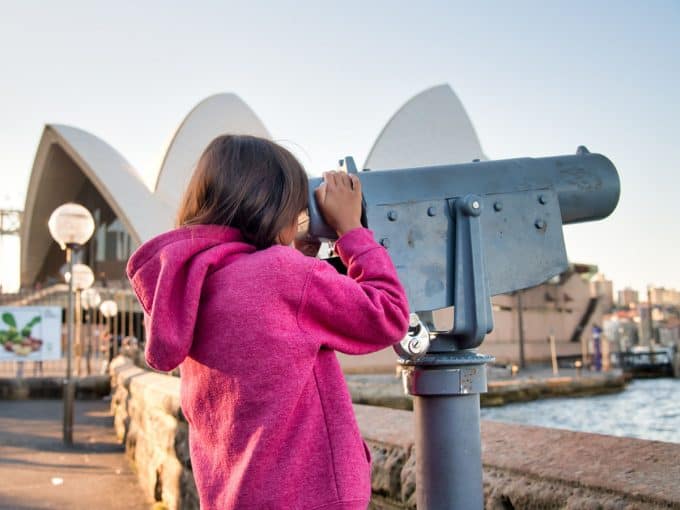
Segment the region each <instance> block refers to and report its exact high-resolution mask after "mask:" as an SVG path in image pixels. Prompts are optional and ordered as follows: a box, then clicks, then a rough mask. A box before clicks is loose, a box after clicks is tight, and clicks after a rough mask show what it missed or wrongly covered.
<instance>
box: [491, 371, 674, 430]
mask: <svg viewBox="0 0 680 510" xmlns="http://www.w3.org/2000/svg"><path fill="white" fill-rule="evenodd" d="M482 418H483V419H487V420H496V421H503V422H509V423H520V424H526V425H537V426H541V427H553V428H562V429H569V430H576V431H581V432H594V433H598V434H610V435H614V436H623V437H636V438H640V439H653V440H656V441H666V442H672V443H680V379H636V380H633V381H631V382H630V383H629V384H628V386H627V387H626V389H625V390H624V391H623V392H621V393H617V394H613V395H603V396H598V397H589V398H555V399H546V400H536V401H533V402H526V403H520V404H510V405H506V406H503V407H491V408H483V409H482Z"/></svg>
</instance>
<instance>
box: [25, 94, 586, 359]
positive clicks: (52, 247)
mask: <svg viewBox="0 0 680 510" xmlns="http://www.w3.org/2000/svg"><path fill="white" fill-rule="evenodd" d="M224 133H237V134H252V135H257V136H261V137H270V134H269V132H268V130H267V128H266V127H265V126H264V124H263V122H262V121H261V120H260V119H259V118H258V117H257V115H256V114H255V113H254V112H253V111H252V110H251V109H250V108H249V106H248V105H247V104H246V103H245V102H243V101H242V100H241V99H240V98H239V97H238V96H236V95H234V94H218V95H215V96H211V97H209V98H207V99H205V100H203V101H202V102H200V103H199V104H198V105H197V106H196V107H195V108H194V109H193V110H191V111H190V112H189V114H188V115H187V116H186V118H185V119H184V120H183V121H182V123H181V124H180V125H179V127H178V128H177V130H176V132H175V134H174V136H173V137H172V140H171V142H170V143H169V145H168V148H167V150H166V152H165V155H164V158H163V161H162V163H161V165H160V168H158V173H157V176H156V179H155V183H154V185H153V187H151V188H150V187H149V186H147V184H145V183H144V182H143V180H142V178H141V175H140V173H139V172H138V171H137V170H136V169H135V168H133V167H132V166H131V165H130V163H128V161H127V160H126V159H125V157H124V156H123V155H122V154H121V153H119V152H118V151H117V150H116V149H115V148H113V147H111V146H110V145H109V144H107V143H106V142H105V141H104V140H102V139H100V138H98V137H96V136H95V135H93V134H91V133H89V132H87V131H85V130H83V129H80V128H77V127H72V126H67V125H61V124H49V125H47V126H45V128H44V131H43V133H42V136H41V139H40V142H39V145H38V149H37V153H36V157H35V161H34V164H33V169H32V173H31V177H30V181H29V186H28V192H27V195H26V204H25V208H24V218H23V222H22V227H21V229H22V231H21V285H22V287H24V288H27V287H35V286H38V285H39V286H43V287H44V286H45V285H48V284H50V283H52V282H57V281H63V280H62V278H61V275H60V268H61V267H62V266H63V263H64V256H63V253H62V252H61V250H60V248H59V246H58V245H57V244H56V243H54V242H53V241H52V239H51V237H50V235H49V233H48V230H47V219H48V217H49V215H50V214H51V212H52V211H53V210H54V209H55V208H56V207H58V206H59V205H61V204H63V203H65V202H69V201H73V202H78V203H80V204H83V205H84V206H86V207H87V208H88V209H89V210H90V211H91V212H92V214H93V216H94V218H95V222H96V230H95V234H94V236H93V238H92V239H91V241H90V242H89V243H88V245H87V246H86V247H85V248H84V249H83V250H82V251H81V254H80V257H81V261H82V262H84V263H86V264H88V265H89V266H90V267H91V268H92V269H93V270H94V272H95V275H96V277H97V279H98V281H99V282H100V283H102V282H106V284H108V285H112V284H114V285H115V284H116V283H117V282H118V283H122V282H124V279H125V276H124V268H125V264H126V262H127V259H128V257H129V255H130V254H131V253H132V251H133V250H134V249H135V248H136V247H137V246H138V245H139V244H140V243H142V242H144V241H145V240H147V239H149V238H151V237H152V236H154V235H156V234H158V233H160V232H163V231H165V230H168V229H170V228H172V225H173V220H174V216H175V212H176V210H177V207H178V203H179V200H180V198H181V195H182V192H183V190H184V189H185V187H186V184H187V182H188V179H189V177H190V175H191V173H192V171H193V167H194V165H195V163H196V161H197V159H198V157H199V155H200V154H201V152H202V151H203V149H204V148H205V146H206V145H207V144H208V143H209V142H210V141H211V140H212V139H213V138H214V137H216V136H218V135H220V134H224ZM474 159H486V157H485V155H484V153H483V152H482V148H481V145H480V142H479V139H478V137H477V135H476V133H475V130H474V127H473V125H472V122H471V121H470V119H469V117H468V115H467V114H466V112H465V109H464V108H463V105H462V104H461V102H460V101H459V99H458V98H457V97H456V95H455V93H454V92H453V90H452V89H451V88H450V87H449V86H448V85H440V86H436V87H433V88H431V89H428V90H425V91H424V92H422V93H420V94H418V95H416V96H414V97H413V98H412V99H410V100H409V101H407V102H406V103H405V104H404V105H403V106H402V107H401V108H400V109H399V110H398V111H397V112H396V113H395V114H394V116H393V117H392V118H391V119H390V120H389V121H388V122H387V124H386V125H385V127H384V128H383V130H382V132H381V133H380V134H379V135H378V137H377V139H376V141H375V143H374V144H373V147H372V149H371V151H370V153H369V155H368V157H367V159H366V161H365V162H364V168H370V169H371V170H380V169H385V168H399V167H418V166H426V165H436V164H447V163H448V164H450V163H458V162H469V161H472V160H474ZM570 278H571V277H568V278H567V279H570ZM577 278H578V279H580V277H577ZM565 282H566V283H568V282H567V281H566V280H565V281H564V282H563V283H565ZM569 285H571V286H572V287H574V288H573V289H570V290H569V292H570V293H571V294H572V296H571V305H570V309H571V311H572V312H573V313H571V314H570V315H569V316H564V314H563V312H564V310H565V309H566V307H562V308H561V310H562V312H560V313H562V315H563V316H561V317H560V320H561V321H562V322H563V323H564V328H563V329H564V332H563V333H561V334H560V335H559V340H560V341H561V342H563V343H565V345H568V347H569V348H568V349H566V350H568V351H574V352H578V351H579V344H578V343H575V342H573V339H572V341H570V333H571V331H572V330H574V329H575V328H576V327H577V326H578V325H579V324H581V323H582V322H583V321H584V313H585V311H586V309H587V307H588V306H589V305H590V306H591V308H592V304H591V303H590V302H589V296H588V295H587V290H586V291H584V292H586V294H583V296H577V295H576V294H578V293H579V292H581V293H583V292H582V291H581V290H579V289H580V288H581V287H580V286H579V284H578V283H573V282H572V283H571V284H569ZM585 288H586V289H587V285H586V287H585ZM541 292H542V291H541ZM541 292H539V293H538V294H537V296H538V297H537V298H536V299H537V301H540V303H539V305H540V306H539V308H540V310H539V311H536V313H535V314H534V315H535V317H533V318H532V316H531V313H529V312H527V313H525V318H524V321H525V323H528V325H529V328H533V330H536V331H539V333H536V335H535V336H536V338H535V339H533V340H535V341H536V352H535V353H532V351H531V350H529V351H528V352H529V357H534V358H544V357H545V354H546V353H545V331H546V330H547V325H546V324H547V323H549V322H552V323H554V322H555V321H554V319H555V317H551V316H550V310H551V309H550V308H549V306H552V305H549V306H548V305H546V306H548V308H547V312H546V307H543V305H544V304H545V303H543V301H542V294H541ZM504 298H505V297H504V296H501V297H499V298H495V300H494V302H495V303H499V302H500V303H501V304H500V305H498V307H497V313H495V314H494V316H495V323H496V329H495V331H494V333H492V334H491V335H490V337H489V340H488V341H487V342H485V345H486V346H487V347H490V346H491V345H493V342H494V341H493V340H492V339H495V342H496V344H497V346H496V348H495V349H488V348H487V351H488V350H492V351H494V350H495V351H496V352H494V354H496V355H497V356H498V357H499V359H512V358H513V357H514V352H515V351H516V347H515V346H514V343H515V342H516V338H517V333H516V332H517V318H516V317H515V315H516V314H514V313H513V312H512V306H513V303H514V301H513V299H512V298H510V297H508V298H506V299H505V301H507V303H506V302H504V301H503V299H504ZM499 299H500V301H499ZM541 307H542V308H541ZM555 310H557V309H555ZM555 313H557V311H555ZM527 314H528V315H527ZM590 315H592V313H591V314H590ZM587 319H588V322H591V321H592V320H594V318H593V317H590V316H588V317H587ZM532 321H534V322H535V323H536V324H535V327H534V326H532ZM580 327H581V328H582V329H583V327H582V326H580ZM527 340H528V341H529V340H531V339H529V338H528V339H527ZM539 343H540V345H539ZM392 359H393V356H392V357H390V360H392ZM390 363H392V361H390ZM359 364H360V363H359Z"/></svg>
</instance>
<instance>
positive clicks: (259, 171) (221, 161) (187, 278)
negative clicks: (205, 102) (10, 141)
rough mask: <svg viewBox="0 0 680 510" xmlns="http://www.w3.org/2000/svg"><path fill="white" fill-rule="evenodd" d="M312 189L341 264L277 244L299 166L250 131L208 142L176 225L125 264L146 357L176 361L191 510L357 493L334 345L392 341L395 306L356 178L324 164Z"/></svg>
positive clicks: (366, 470)
mask: <svg viewBox="0 0 680 510" xmlns="http://www.w3.org/2000/svg"><path fill="white" fill-rule="evenodd" d="M315 193H316V199H317V202H318V203H319V207H320V210H321V211H322V214H323V215H324V218H325V219H326V221H327V222H328V224H329V225H330V226H332V227H333V228H334V229H335V230H336V231H337V233H338V235H339V240H338V242H337V244H336V250H337V251H338V253H339V255H340V257H341V258H342V261H343V262H344V264H345V265H346V266H347V276H343V275H340V274H338V273H337V272H336V271H335V270H334V269H333V268H332V267H331V266H330V265H328V264H326V263H325V262H323V261H320V260H318V259H315V258H312V257H307V256H305V255H303V254H302V253H300V252H299V251H297V250H295V249H293V248H291V246H290V245H291V244H292V243H293V242H294V238H295V235H296V232H297V221H298V216H299V215H300V213H302V212H303V211H304V210H305V209H306V207H307V176H306V174H305V172H304V170H303V168H302V167H301V165H300V164H299V163H298V162H297V160H296V159H295V158H294V157H293V155H292V154H290V153H289V152H288V151H287V150H286V149H284V148H282V147H280V146H278V145H276V144H275V143H273V142H270V141H268V140H264V139H260V138H254V137H250V136H231V135H230V136H221V137H219V138H217V139H215V140H214V141H213V142H211V143H210V145H209V146H208V147H207V149H206V150H205V152H204V153H203V155H202V156H201V158H200V160H199V162H198V165H197V167H196V170H195V172H194V175H193V177H192V179H191V182H190V183H189V188H188V189H187V191H186V194H185V196H184V198H183V202H182V205H181V207H180V210H179V215H178V220H177V223H178V228H177V229H176V230H173V231H170V232H167V233H165V234H162V235H160V236H158V237H156V238H154V239H152V240H150V241H148V242H147V243H145V244H144V245H142V246H141V247H140V248H139V249H138V250H137V251H136V252H135V253H134V254H133V256H132V257H131V258H130V261H129V263H128V267H127V272H128V277H129V279H130V281H131V282H132V287H133V289H134V291H135V292H136V294H137V297H138V298H139V301H140V303H141V305H142V307H143V309H144V311H145V313H146V315H147V338H148V340H147V344H146V353H145V354H146V360H147V362H148V363H149V365H151V366H152V367H154V368H156V369H158V370H164V371H169V370H173V369H174V368H175V367H177V366H180V371H181V406H182V411H183V413H184V415H185V416H186V419H187V421H188V423H189V431H190V450H191V465H192V469H193V473H194V477H195V480H196V486H197V488H198V493H199V497H200V500H201V508H203V509H204V510H210V509H220V510H223V509H285V510H289V509H300V510H311V509H324V510H332V509H333V510H335V509H342V510H354V509H362V510H363V509H365V508H366V507H367V505H368V502H369V499H370V495H371V486H370V457H369V454H368V449H367V447H366V445H365V444H364V443H363V441H362V439H361V436H360V434H359V430H358V427H357V423H356V420H355V417H354V414H353V410H352V403H351V400H350V396H349V392H348V390H347V387H346V385H345V382H344V378H343V375H342V372H341V370H340V367H339V364H338V361H337V359H336V356H335V353H334V351H335V350H338V351H341V352H345V353H349V354H364V353H369V352H373V351H377V350H379V349H382V348H384V347H386V346H388V345H391V344H393V343H396V342H398V341H399V340H401V338H402V337H403V336H404V335H405V334H406V330H407V328H408V311H409V310H408V304H407V301H406V297H405V295H404V290H403V288H402V286H401V284H400V283H399V281H398V279H397V274H396V271H395V269H394V266H393V265H392V262H391V260H390V258H389V256H388V254H387V252H386V251H385V249H384V248H382V247H381V246H380V245H379V244H377V243H376V242H375V240H374V239H373V235H372V233H371V232H370V231H369V230H367V229H365V228H362V226H361V223H360V216H361V183H360V182H359V179H358V178H357V177H356V176H354V175H353V176H348V175H346V174H341V173H336V172H329V173H327V174H325V176H324V184H322V186H321V187H320V188H319V189H317V190H316V191H315Z"/></svg>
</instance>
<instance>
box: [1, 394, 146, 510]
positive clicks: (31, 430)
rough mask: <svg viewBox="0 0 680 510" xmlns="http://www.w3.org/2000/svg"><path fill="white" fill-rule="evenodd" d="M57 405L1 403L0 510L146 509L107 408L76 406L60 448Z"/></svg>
mask: <svg viewBox="0 0 680 510" xmlns="http://www.w3.org/2000/svg"><path fill="white" fill-rule="evenodd" d="M62 406H63V404H62V402H61V401H60V400H19V401H8V400H4V401H0V509H2V510H5V509H13V510H14V509H16V510H29V509H30V510H33V509H35V510H43V509H69V510H81V509H82V510H85V509H87V510H91V509H95V508H96V509H97V510H109V509H110V510H113V509H116V510H118V509H123V508H124V509H129V510H142V509H144V510H148V509H149V508H150V507H151V503H149V502H147V501H145V498H144V495H143V493H142V490H141V488H140V486H139V484H138V482H137V477H136V475H135V474H134V472H133V471H132V469H131V467H130V464H129V462H128V460H127V459H126V458H125V456H124V453H123V448H122V446H121V445H119V444H118V443H117V441H116V438H115V435H114V432H113V425H112V418H111V416H110V415H109V403H108V402H105V401H79V402H76V417H75V425H74V443H75V444H74V446H73V447H71V448H66V447H64V445H63V443H62V439H61V434H62V425H61V424H62Z"/></svg>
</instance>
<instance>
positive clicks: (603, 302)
mask: <svg viewBox="0 0 680 510" xmlns="http://www.w3.org/2000/svg"><path fill="white" fill-rule="evenodd" d="M590 295H591V296H592V297H599V298H600V306H601V307H602V310H604V311H605V312H608V311H610V310H611V309H612V308H614V286H613V284H612V281H611V280H607V279H606V278H605V276H604V274H603V273H597V274H596V275H595V276H594V277H593V278H592V280H590Z"/></svg>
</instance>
